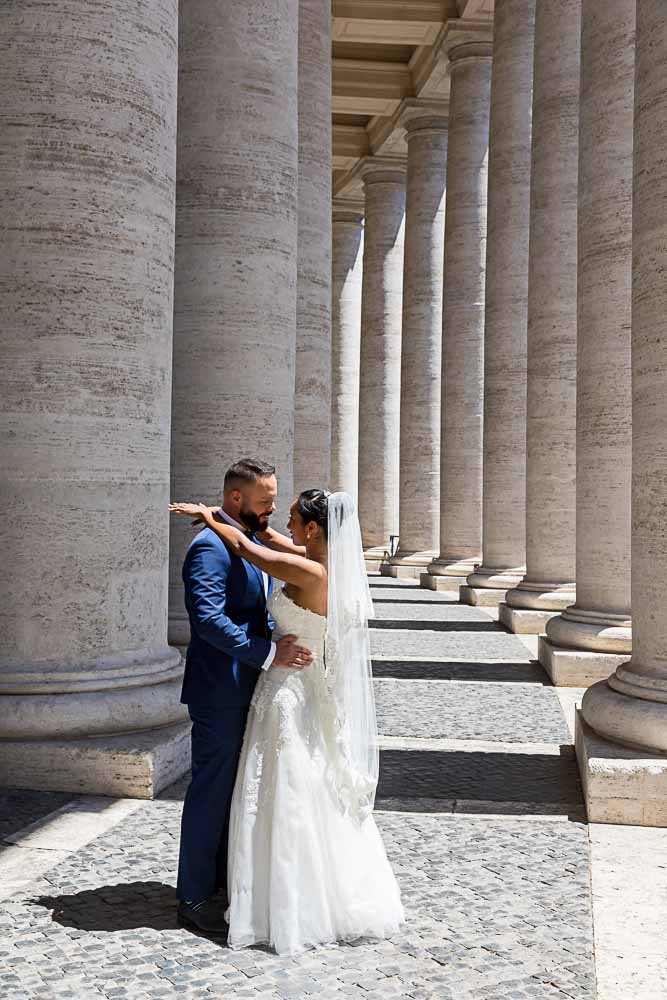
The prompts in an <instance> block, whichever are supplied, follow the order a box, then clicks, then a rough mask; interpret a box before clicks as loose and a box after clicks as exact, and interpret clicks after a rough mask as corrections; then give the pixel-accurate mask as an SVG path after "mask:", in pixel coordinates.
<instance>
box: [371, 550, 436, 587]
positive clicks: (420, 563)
mask: <svg viewBox="0 0 667 1000" xmlns="http://www.w3.org/2000/svg"><path fill="white" fill-rule="evenodd" d="M436 555H437V553H436V552H434V551H433V550H429V551H426V550H423V551H416V550H415V551H413V552H410V551H408V552H405V551H403V552H401V550H400V548H399V550H398V552H397V553H396V555H395V556H393V557H392V558H391V559H390V560H389V561H388V562H384V563H383V564H382V566H381V567H380V573H381V574H382V576H392V577H394V578H397V579H405V580H418V579H419V577H420V575H421V573H422V572H423V571H424V570H425V569H426V567H427V566H428V565H429V564H430V563H431V562H432V560H433V558H434V557H435V556H436Z"/></svg>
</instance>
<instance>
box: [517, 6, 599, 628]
mask: <svg viewBox="0 0 667 1000" xmlns="http://www.w3.org/2000/svg"><path fill="white" fill-rule="evenodd" d="M580 46H581V0H563V3H560V4H549V3H546V4H538V5H537V8H536V15H535V63H534V67H535V69H534V84H533V152H532V172H531V188H530V258H529V265H528V400H527V402H528V407H527V435H526V438H527V446H526V576H525V578H524V579H523V580H522V581H521V583H520V584H519V585H518V587H515V588H514V589H513V590H508V592H507V596H506V601H507V604H501V605H500V609H499V618H500V621H502V622H503V623H504V624H505V625H507V626H508V627H509V628H511V629H513V631H515V632H532V633H539V632H543V631H544V626H545V625H546V623H547V622H548V621H549V619H550V618H552V617H553V616H554V614H556V613H557V612H558V611H560V610H562V609H563V608H566V607H567V606H568V604H573V603H574V600H575V586H574V577H575V527H574V517H575V466H576V452H575V447H574V444H575V439H576V403H577V393H576V388H577V168H578V148H579V52H580Z"/></svg>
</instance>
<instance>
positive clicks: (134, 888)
mask: <svg viewBox="0 0 667 1000" xmlns="http://www.w3.org/2000/svg"><path fill="white" fill-rule="evenodd" d="M32 902H33V903H35V904H36V905H38V906H43V907H44V908H45V909H47V910H53V917H52V919H53V920H54V922H55V923H58V924H61V925H62V926H63V927H77V928H78V929H79V930H85V931H127V930H135V929H138V928H140V927H150V928H153V929H154V930H158V931H164V930H170V929H172V928H175V927H178V923H177V920H176V907H177V905H178V904H177V900H176V890H175V888H174V886H173V885H167V884H166V883H164V882H126V883H121V884H120V885H101V886H99V887H98V888H96V889H85V890H83V891H82V892H76V893H73V894H72V895H70V896H65V895H60V896H39V897H37V898H35V899H33V900H32Z"/></svg>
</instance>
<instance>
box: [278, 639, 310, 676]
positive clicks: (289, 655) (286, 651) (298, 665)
mask: <svg viewBox="0 0 667 1000" xmlns="http://www.w3.org/2000/svg"><path fill="white" fill-rule="evenodd" d="M296 640H297V636H295V635H284V636H283V637H282V639H278V640H277V641H276V655H275V656H274V658H273V663H272V664H271V666H273V667H290V668H291V669H292V670H303V668H304V667H307V666H308V665H309V664H310V663H312V660H313V654H312V653H311V651H310V650H309V649H306V647H305V646H299V645H297V641H296Z"/></svg>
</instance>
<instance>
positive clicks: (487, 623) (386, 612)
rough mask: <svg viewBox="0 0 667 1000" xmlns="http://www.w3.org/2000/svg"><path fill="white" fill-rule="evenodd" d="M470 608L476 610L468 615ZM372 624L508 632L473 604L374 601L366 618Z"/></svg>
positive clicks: (378, 625)
mask: <svg viewBox="0 0 667 1000" xmlns="http://www.w3.org/2000/svg"><path fill="white" fill-rule="evenodd" d="M470 611H477V614H476V615H471V614H470V613H469V612H470ZM370 625H371V627H372V628H399V629H433V630H435V631H438V630H441V629H444V630H445V631H460V632H497V633H500V634H501V635H508V634H511V633H508V630H507V629H506V628H505V626H504V625H500V624H499V623H498V622H497V621H493V620H492V619H490V618H489V617H488V616H487V615H480V614H479V611H478V609H477V608H472V607H471V608H470V609H468V608H466V609H465V610H464V609H463V607H462V606H461V605H459V604H427V605H423V604H407V603H401V604H389V603H388V604H377V605H376V607H375V617H374V618H371V619H370Z"/></svg>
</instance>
